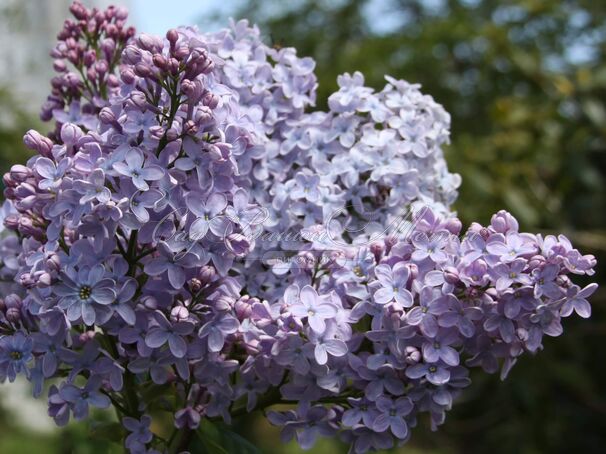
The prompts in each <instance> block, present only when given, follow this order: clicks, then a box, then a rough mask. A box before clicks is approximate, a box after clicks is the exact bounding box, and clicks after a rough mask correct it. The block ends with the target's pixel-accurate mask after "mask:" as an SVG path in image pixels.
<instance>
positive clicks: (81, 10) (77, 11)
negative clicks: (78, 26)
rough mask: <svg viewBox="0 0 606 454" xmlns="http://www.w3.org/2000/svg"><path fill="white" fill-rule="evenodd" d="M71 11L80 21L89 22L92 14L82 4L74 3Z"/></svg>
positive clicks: (70, 8)
mask: <svg viewBox="0 0 606 454" xmlns="http://www.w3.org/2000/svg"><path fill="white" fill-rule="evenodd" d="M69 11H70V13H72V14H73V15H74V17H75V18H76V19H78V20H87V19H88V17H89V14H90V12H89V11H88V10H87V9H86V8H85V7H84V5H82V3H80V2H74V3H72V4H71V6H70V7H69ZM66 22H67V21H66Z"/></svg>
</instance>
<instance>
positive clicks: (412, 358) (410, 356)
mask: <svg viewBox="0 0 606 454" xmlns="http://www.w3.org/2000/svg"><path fill="white" fill-rule="evenodd" d="M404 358H405V359H404V361H406V364H410V365H413V364H417V363H418V362H419V361H421V352H420V351H419V349H418V348H416V347H413V346H411V345H409V346H408V347H406V348H405V349H404Z"/></svg>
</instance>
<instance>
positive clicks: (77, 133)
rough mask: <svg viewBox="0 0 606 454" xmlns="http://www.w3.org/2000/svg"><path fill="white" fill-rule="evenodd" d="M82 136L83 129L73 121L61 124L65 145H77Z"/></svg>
mask: <svg viewBox="0 0 606 454" xmlns="http://www.w3.org/2000/svg"><path fill="white" fill-rule="evenodd" d="M82 136H83V133H82V130H81V129H80V128H79V127H78V126H76V125H75V124H73V123H65V124H64V125H63V126H61V140H62V141H63V143H64V144H65V145H68V146H72V145H75V144H76V143H77V142H78V140H79V139H80V138H81V137H82Z"/></svg>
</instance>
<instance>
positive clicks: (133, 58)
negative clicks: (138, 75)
mask: <svg viewBox="0 0 606 454" xmlns="http://www.w3.org/2000/svg"><path fill="white" fill-rule="evenodd" d="M122 59H123V61H124V63H127V64H129V65H136V64H137V63H139V62H140V61H141V49H139V48H138V47H136V46H133V45H132V44H131V45H128V46H126V48H125V49H124V51H123V52H122Z"/></svg>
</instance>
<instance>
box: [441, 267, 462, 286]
mask: <svg viewBox="0 0 606 454" xmlns="http://www.w3.org/2000/svg"><path fill="white" fill-rule="evenodd" d="M444 280H445V281H446V282H448V283H449V284H456V283H457V282H459V270H457V269H456V268H455V267H453V266H447V267H446V268H445V269H444Z"/></svg>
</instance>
